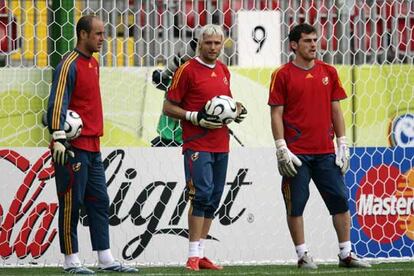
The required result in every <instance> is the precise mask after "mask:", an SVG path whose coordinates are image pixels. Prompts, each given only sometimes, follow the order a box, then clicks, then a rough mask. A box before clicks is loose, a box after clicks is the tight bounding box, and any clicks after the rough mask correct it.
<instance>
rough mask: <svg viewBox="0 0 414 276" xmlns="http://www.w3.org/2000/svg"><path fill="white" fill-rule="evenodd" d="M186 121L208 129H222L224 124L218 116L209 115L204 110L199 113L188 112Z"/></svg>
mask: <svg viewBox="0 0 414 276" xmlns="http://www.w3.org/2000/svg"><path fill="white" fill-rule="evenodd" d="M185 119H186V120H187V121H190V122H191V123H192V124H193V125H195V126H201V127H204V128H208V129H216V128H221V127H222V126H223V123H222V122H220V119H219V117H218V116H217V115H209V114H207V113H206V111H205V110H204V108H203V109H202V110H200V111H199V112H197V111H187V112H186V113H185Z"/></svg>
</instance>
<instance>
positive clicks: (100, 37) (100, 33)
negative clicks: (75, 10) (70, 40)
mask: <svg viewBox="0 0 414 276" xmlns="http://www.w3.org/2000/svg"><path fill="white" fill-rule="evenodd" d="M104 39H105V31H104V25H103V22H102V21H101V20H99V19H96V18H94V19H93V20H92V28H91V32H90V33H89V34H86V39H85V46H86V48H87V49H88V50H89V51H90V52H91V53H95V52H99V51H100V49H101V47H102V43H103V41H104Z"/></svg>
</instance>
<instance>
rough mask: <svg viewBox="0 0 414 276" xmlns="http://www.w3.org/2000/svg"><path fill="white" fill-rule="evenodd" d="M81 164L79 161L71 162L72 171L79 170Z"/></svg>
mask: <svg viewBox="0 0 414 276" xmlns="http://www.w3.org/2000/svg"><path fill="white" fill-rule="evenodd" d="M81 165H82V163H81V162H78V163H75V164H72V171H73V172H77V171H79V170H80V168H81Z"/></svg>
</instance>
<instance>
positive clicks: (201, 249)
mask: <svg viewBox="0 0 414 276" xmlns="http://www.w3.org/2000/svg"><path fill="white" fill-rule="evenodd" d="M205 246H206V240H205V239H200V243H199V244H198V257H200V259H201V258H204V248H205Z"/></svg>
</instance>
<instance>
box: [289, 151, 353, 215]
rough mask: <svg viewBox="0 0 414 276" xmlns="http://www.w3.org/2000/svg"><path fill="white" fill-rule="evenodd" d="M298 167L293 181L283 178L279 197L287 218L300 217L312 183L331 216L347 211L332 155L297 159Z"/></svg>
mask: <svg viewBox="0 0 414 276" xmlns="http://www.w3.org/2000/svg"><path fill="white" fill-rule="evenodd" d="M298 158H299V159H300V160H301V161H302V166H300V167H296V169H297V171H298V174H297V175H296V176H295V177H283V180H282V193H283V198H284V200H285V206H286V212H287V214H288V215H289V216H302V214H303V211H304V209H305V205H306V202H307V201H308V198H309V182H310V180H311V179H312V180H313V182H314V183H315V185H316V188H317V189H318V191H319V193H320V194H321V196H322V198H323V201H324V202H325V205H326V207H328V210H329V213H330V214H331V215H336V214H341V213H345V212H346V211H348V210H349V205H348V191H347V189H346V186H345V182H344V178H343V175H342V174H341V170H340V168H339V167H338V166H337V165H336V164H335V154H320V155H298Z"/></svg>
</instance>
